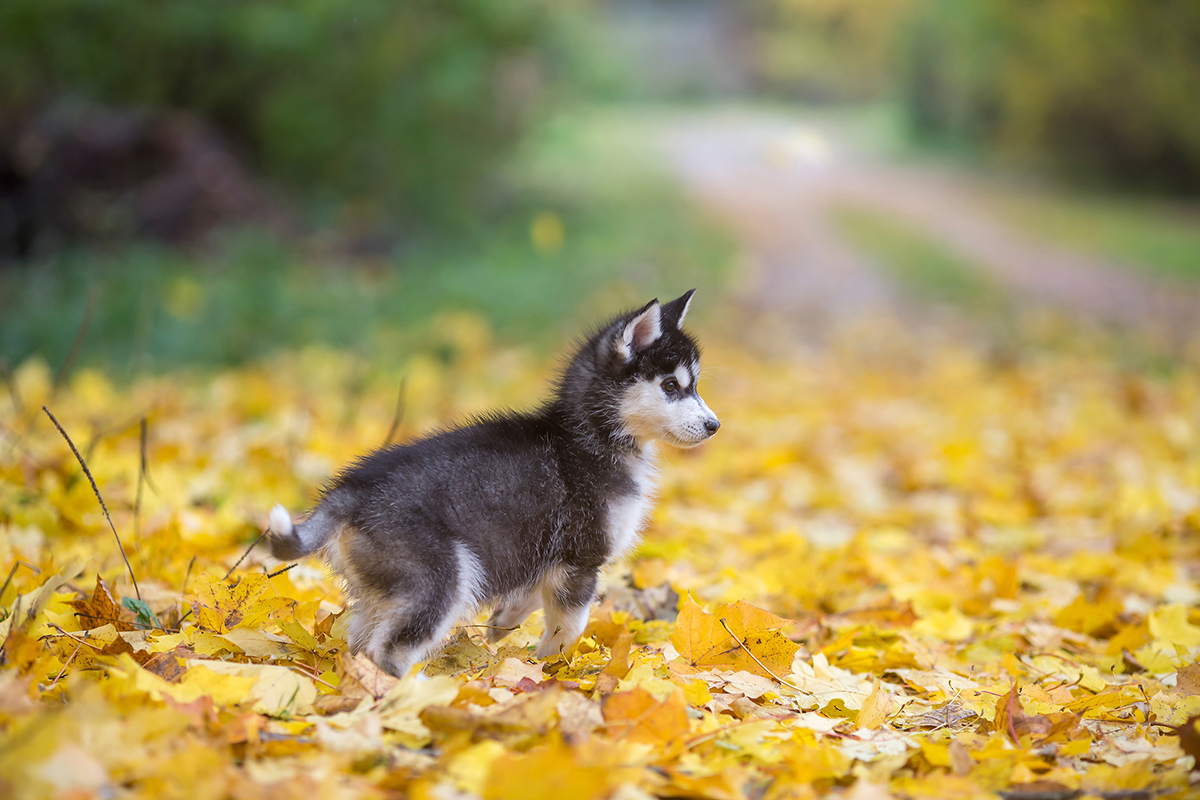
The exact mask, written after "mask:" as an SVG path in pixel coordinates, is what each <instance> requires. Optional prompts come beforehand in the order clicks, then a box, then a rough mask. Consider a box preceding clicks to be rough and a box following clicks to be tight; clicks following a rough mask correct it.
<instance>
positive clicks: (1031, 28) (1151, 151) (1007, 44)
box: [905, 0, 1200, 193]
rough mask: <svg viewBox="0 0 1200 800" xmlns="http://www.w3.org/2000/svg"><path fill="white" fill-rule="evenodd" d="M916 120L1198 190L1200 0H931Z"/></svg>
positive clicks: (913, 46) (1000, 148)
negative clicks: (1082, 0)
mask: <svg viewBox="0 0 1200 800" xmlns="http://www.w3.org/2000/svg"><path fill="white" fill-rule="evenodd" d="M908 31H909V34H908V44H909V47H908V52H909V64H908V66H909V68H908V70H907V83H906V91H905V94H906V99H907V103H906V105H907V107H908V108H909V110H910V112H911V116H912V118H913V120H914V122H915V123H916V125H917V128H918V130H919V131H920V132H921V133H923V134H926V135H931V136H935V137H947V136H949V137H957V138H960V139H963V140H966V141H972V142H979V143H982V144H983V145H984V146H985V147H987V148H988V149H990V150H994V151H997V152H1000V153H1002V154H1008V155H1011V156H1014V157H1015V158H1017V159H1019V160H1021V161H1025V162H1035V163H1036V162H1041V163H1042V164H1045V165H1048V166H1051V167H1055V168H1061V169H1064V170H1066V171H1068V172H1070V173H1073V174H1075V175H1077V176H1078V175H1083V176H1090V177H1096V178H1100V179H1104V180H1111V181H1116V182H1119V183H1122V184H1126V185H1134V186H1138V187H1140V188H1165V189H1172V190H1177V191H1184V192H1192V193H1194V192H1197V191H1200V114H1197V113H1196V98H1197V97H1200V47H1197V42H1198V41H1200V3H1197V2H1195V0H1156V2H1153V3H1146V2H1140V1H1139V0H1087V2H1080V0H1042V2H1013V0H926V1H925V2H924V3H922V4H921V5H920V6H919V7H918V10H917V12H916V14H915V15H914V17H913V19H912V21H911V24H910V25H909V27H908Z"/></svg>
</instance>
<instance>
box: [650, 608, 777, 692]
mask: <svg viewBox="0 0 1200 800" xmlns="http://www.w3.org/2000/svg"><path fill="white" fill-rule="evenodd" d="M722 620H724V621H725V625H728V626H729V630H726V629H725V625H722V624H721V621H722ZM788 622H789V620H786V619H784V618H783V617H778V616H776V615H774V614H772V613H771V612H769V611H764V610H763V609H761V608H755V607H754V606H752V605H749V604H747V603H744V602H741V601H738V602H737V603H732V604H730V605H723V606H718V607H717V609H716V613H714V614H708V613H706V612H705V611H704V610H703V609H702V608H700V606H699V605H697V603H696V602H695V601H694V600H692V598H691V596H690V595H689V596H688V597H687V598H686V599H685V600H684V602H683V608H682V609H680V611H679V619H678V620H676V622H675V632H674V633H672V634H671V643H672V644H673V645H675V649H676V650H677V651H678V652H679V657H680V658H682V659H683V660H684V662H685V663H686V664H687V665H688V666H689V667H691V668H694V669H698V670H705V669H713V668H717V669H726V670H746V671H747V672H752V673H754V674H755V675H762V676H763V677H766V678H775V679H779V678H781V677H782V676H783V675H786V674H787V673H788V672H790V671H791V668H792V659H793V658H795V655H796V651H797V650H799V647H797V646H796V645H795V644H794V643H792V642H791V641H789V640H788V639H787V638H786V637H785V636H784V635H783V634H781V633H779V628H782V627H783V626H785V625H787V624H788ZM731 632H732V634H733V635H732V636H731V635H730V633H731ZM734 637H737V638H736V639H735V638H734ZM747 651H749V652H747ZM751 654H753V655H751Z"/></svg>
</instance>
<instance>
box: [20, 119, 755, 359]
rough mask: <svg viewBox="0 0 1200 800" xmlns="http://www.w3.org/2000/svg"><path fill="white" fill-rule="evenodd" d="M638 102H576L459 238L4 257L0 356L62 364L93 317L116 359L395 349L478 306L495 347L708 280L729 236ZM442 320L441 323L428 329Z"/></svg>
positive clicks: (721, 263)
mask: <svg viewBox="0 0 1200 800" xmlns="http://www.w3.org/2000/svg"><path fill="white" fill-rule="evenodd" d="M648 141H649V137H648V135H647V134H646V127H645V125H644V124H643V121H642V120H640V119H639V118H637V117H636V116H634V115H629V114H620V113H617V114H611V113H605V112H598V111H597V112H591V111H587V110H583V109H573V110H571V111H570V112H564V113H563V114H561V115H557V116H555V117H552V118H547V119H546V120H544V121H543V123H542V124H540V125H538V126H536V127H535V128H534V129H533V131H532V132H531V134H530V135H529V136H528V137H527V139H526V140H525V141H524V142H523V144H522V145H520V146H519V148H518V150H517V151H516V153H515V155H514V157H513V158H511V159H509V160H508V161H507V162H506V167H505V170H504V175H503V183H504V184H505V185H506V186H507V187H508V190H509V192H510V206H509V212H508V214H507V215H506V217H505V218H504V219H502V220H497V221H495V222H493V223H492V224H490V225H488V226H486V227H485V228H482V229H478V230H474V231H472V232H470V233H468V234H464V235H462V236H458V237H447V236H436V237H422V238H418V239H414V240H412V241H410V242H408V243H406V245H405V246H404V247H403V248H401V249H400V250H398V251H396V252H395V253H394V254H392V255H388V256H386V257H378V258H374V259H363V258H358V259H347V258H346V257H344V256H341V255H339V254H338V253H337V252H330V251H327V250H322V249H321V247H320V246H319V242H318V243H311V244H310V245H309V247H308V249H304V248H303V247H301V246H300V245H291V246H285V245H282V244H280V243H278V242H274V241H272V240H270V239H268V238H266V237H264V236H263V235H261V234H256V233H254V232H251V231H244V232H241V233H239V234H237V235H232V236H230V237H229V240H228V242H227V243H226V245H225V246H224V247H222V248H220V249H218V250H216V251H215V252H211V253H207V254H197V253H188V252H184V251H179V250H169V249H165V248H162V247H155V246H150V245H143V246H138V247H134V248H126V249H122V250H119V251H116V252H112V253H108V254H104V253H102V252H98V251H97V250H96V249H94V248H93V249H75V250H70V251H65V252H62V253H60V254H58V255H57V256H55V257H53V258H51V259H48V260H44V261H40V262H35V263H30V264H26V265H20V266H15V267H11V268H9V269H8V270H0V358H3V359H7V360H8V362H9V363H10V364H11V363H19V362H21V361H23V360H25V359H26V358H28V357H29V356H31V355H33V354H35V353H36V354H39V355H40V356H41V357H42V358H45V359H46V360H47V361H49V362H50V363H52V364H61V363H63V362H64V360H65V359H66V358H67V354H68V353H69V352H70V350H71V347H72V342H73V340H74V339H75V336H76V329H77V327H78V325H79V323H80V321H81V320H82V319H83V318H84V317H85V315H86V309H87V307H88V304H89V302H90V300H89V298H90V295H91V292H92V291H93V288H94V290H95V291H96V292H97V296H96V300H95V309H94V310H95V313H94V318H93V321H92V323H91V325H90V329H89V330H88V332H87V334H86V338H85V341H84V344H83V346H82V349H81V351H80V356H79V357H80V361H81V362H82V363H93V364H101V365H104V366H106V367H107V368H109V369H116V370H118V372H124V373H130V372H137V371H141V370H145V369H152V370H162V369H170V368H175V367H180V366H183V365H189V364H198V365H207V366H212V365H218V364H236V363H241V362H244V361H247V360H251V359H254V358H259V357H262V356H265V355H267V354H269V353H272V352H274V351H276V350H278V349H281V348H286V347H290V346H298V345H304V344H312V343H326V344H330V345H334V346H338V347H343V348H352V349H354V350H356V351H357V352H359V353H361V354H362V355H364V356H367V357H373V358H376V359H378V360H380V361H389V360H391V359H393V358H395V357H396V354H397V353H401V352H406V351H412V350H414V349H427V348H430V347H432V348H433V349H434V350H440V349H441V343H439V342H437V341H427V340H425V339H422V338H421V336H422V335H423V334H422V333H421V331H428V330H429V329H430V326H429V324H428V323H429V322H430V321H431V320H432V319H434V318H435V317H436V316H437V315H441V314H453V313H456V312H460V311H465V312H471V313H475V314H479V315H482V316H483V317H484V318H485V319H486V320H487V321H488V323H489V327H490V328H491V329H492V330H494V331H495V333H496V335H497V337H498V338H499V339H500V340H501V341H504V342H520V343H522V344H528V345H533V346H534V347H535V348H537V349H542V350H558V349H561V348H562V346H563V342H564V340H566V339H569V338H570V337H573V336H575V335H576V334H577V333H578V331H579V327H580V325H581V324H583V321H592V320H594V319H598V318H600V317H603V316H607V315H609V314H611V313H613V310H614V309H615V308H619V307H621V306H622V305H629V306H632V305H641V304H642V303H644V302H645V301H646V300H648V299H649V298H650V297H652V296H654V294H655V293H658V292H662V293H669V292H675V293H676V294H678V293H679V292H682V291H684V290H686V289H688V288H691V287H693V286H699V287H701V288H702V291H705V292H708V291H713V290H715V289H717V288H718V287H719V286H720V285H721V283H722V281H723V278H724V276H725V274H726V273H727V272H728V270H729V268H730V266H731V264H732V262H733V248H732V246H731V244H730V242H729V241H728V240H727V239H726V238H725V237H724V236H723V235H722V234H720V233H718V232H717V231H716V230H715V228H714V226H711V225H709V224H707V223H706V222H705V221H703V220H702V219H700V218H698V216H697V215H696V213H695V211H694V209H693V208H692V207H691V206H690V205H689V204H688V203H687V202H686V201H685V200H684V199H683V198H682V196H681V195H680V194H679V193H678V192H677V191H676V190H675V189H674V187H673V186H672V184H671V182H670V181H669V180H668V179H667V177H666V176H665V175H664V174H663V172H662V171H661V168H660V165H659V164H657V163H656V155H655V153H654V151H653V148H651V147H648V146H647V142H648ZM435 327H436V326H435Z"/></svg>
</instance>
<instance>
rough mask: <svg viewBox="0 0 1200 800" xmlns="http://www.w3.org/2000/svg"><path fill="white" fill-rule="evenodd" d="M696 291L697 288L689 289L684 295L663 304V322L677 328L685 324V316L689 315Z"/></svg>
mask: <svg viewBox="0 0 1200 800" xmlns="http://www.w3.org/2000/svg"><path fill="white" fill-rule="evenodd" d="M695 293H696V290H695V289H688V290H687V291H686V292H684V293H683V294H682V295H680V296H679V297H676V298H675V299H674V300H672V301H671V302H669V303H667V304H666V305H665V306H663V307H662V316H663V323H664V324H666V325H671V326H673V327H675V328H679V327H680V326H681V325H683V318H684V317H686V316H687V312H688V306H690V305H691V304H692V295H694V294H695Z"/></svg>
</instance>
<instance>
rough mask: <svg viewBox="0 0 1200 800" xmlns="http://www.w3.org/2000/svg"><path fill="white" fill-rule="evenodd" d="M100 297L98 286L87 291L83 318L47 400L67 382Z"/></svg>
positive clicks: (52, 397) (51, 399) (51, 400)
mask: <svg viewBox="0 0 1200 800" xmlns="http://www.w3.org/2000/svg"><path fill="white" fill-rule="evenodd" d="M99 299H100V287H99V286H93V287H92V290H91V292H89V293H88V302H87V308H85V309H84V310H83V319H82V320H80V321H79V328H78V330H76V331H75V341H73V342H72V343H71V349H70V350H69V351H68V352H67V358H66V360H64V361H63V364H62V367H60V368H59V370H58V375H56V376H55V377H54V384H53V385H52V386H51V387H50V397H49V399H48V400H47V402H54V397H55V396H56V395H57V394H58V390H59V389H61V388H62V387H63V384H65V383H66V382H67V378H68V377H70V375H71V368H72V367H74V366H75V359H76V358H77V357H78V356H79V350H80V349H81V348H82V347H83V342H84V340H86V339H87V333H88V328H90V327H91V326H92V316H93V315H94V314H95V313H96V301H97V300H99Z"/></svg>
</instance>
